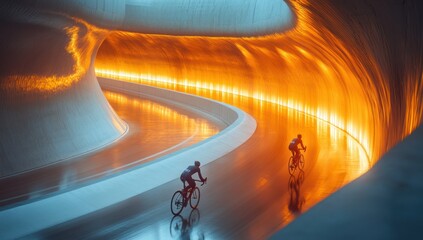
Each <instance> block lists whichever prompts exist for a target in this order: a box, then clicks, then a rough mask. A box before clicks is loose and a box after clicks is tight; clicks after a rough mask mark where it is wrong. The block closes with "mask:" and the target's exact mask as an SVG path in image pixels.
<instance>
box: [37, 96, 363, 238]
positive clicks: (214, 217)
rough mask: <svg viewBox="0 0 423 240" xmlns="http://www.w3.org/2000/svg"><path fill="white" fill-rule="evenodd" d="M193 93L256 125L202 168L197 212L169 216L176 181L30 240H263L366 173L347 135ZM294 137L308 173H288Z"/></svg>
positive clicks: (289, 113)
mask: <svg viewBox="0 0 423 240" xmlns="http://www.w3.org/2000/svg"><path fill="white" fill-rule="evenodd" d="M185 90H186V91H189V90H187V89H185ZM196 94H198V95H203V96H208V97H211V98H214V99H216V100H220V101H223V102H226V103H229V104H232V105H235V106H237V107H239V108H241V109H243V110H244V111H246V112H248V113H249V114H251V115H252V116H253V117H254V118H255V119H256V120H257V130H256V132H255V133H254V134H253V136H252V137H251V139H249V140H248V141H247V142H246V143H245V144H243V145H242V146H241V147H240V148H239V149H237V150H234V151H233V152H231V153H229V154H227V155H226V156H224V157H222V158H220V159H218V160H216V161H214V162H212V163H209V164H207V165H205V166H202V171H203V175H204V176H207V177H208V183H207V184H206V185H204V186H202V187H200V189H201V201H200V204H199V207H198V209H197V210H191V208H190V207H189V206H188V207H187V208H186V209H184V210H183V211H182V213H181V215H180V216H178V217H174V216H173V215H172V213H171V211H170V199H171V197H172V194H173V193H174V192H175V191H176V190H178V189H179V188H181V185H182V184H181V182H180V180H179V179H175V180H174V181H172V182H169V183H167V184H164V185H162V186H160V187H157V188H155V189H153V190H150V191H148V192H145V193H143V194H140V195H139V196H136V197H133V198H131V199H128V200H126V201H124V202H121V203H119V204H116V205H114V206H111V207H108V208H106V209H103V210H101V211H98V212H95V213H93V214H89V215H87V216H84V217H82V218H79V219H76V220H74V221H70V222H67V223H64V224H61V225H58V226H54V227H52V228H49V229H45V230H43V231H41V232H38V233H34V234H33V235H31V236H30V237H34V238H72V237H78V238H99V239H101V238H105V239H172V238H173V239H263V238H266V237H268V236H270V235H271V234H272V233H274V232H275V231H277V230H278V229H280V228H281V227H283V226H285V225H286V224H287V223H289V222H290V221H292V220H293V219H294V218H295V217H296V216H298V215H299V214H301V213H302V212H304V211H306V210H307V209H309V208H310V207H312V206H313V205H315V204H316V203H317V202H319V201H321V200H322V199H324V198H325V197H327V196H328V195H329V194H331V193H333V192H334V191H336V190H337V189H339V188H340V187H342V186H343V185H345V184H346V183H348V182H350V181H351V180H353V179H355V178H356V177H358V176H359V175H361V174H362V173H363V172H365V171H367V169H368V168H369V160H368V157H367V156H366V155H365V153H364V151H363V148H362V146H360V145H359V144H357V142H356V141H355V140H354V139H352V138H351V137H350V136H348V135H346V134H345V132H343V131H341V130H339V129H337V128H335V127H333V126H330V125H328V124H327V123H325V122H322V121H320V120H318V119H316V118H313V117H310V116H307V115H304V114H302V113H300V112H297V111H294V110H292V109H287V108H284V107H280V106H278V105H275V104H270V103H266V102H261V101H258V100H252V99H249V98H244V97H238V96H236V95H225V94H214V93H212V92H196ZM297 133H302V134H303V140H304V142H305V144H306V145H307V147H308V148H307V152H305V153H304V156H305V167H304V171H300V170H297V171H296V172H295V173H294V174H293V175H290V174H289V173H288V159H289V157H290V154H291V153H290V152H289V150H288V148H287V146H288V143H289V142H290V140H291V139H292V138H293V137H295V136H296V135H297ZM172 134H176V136H178V135H179V134H181V135H184V134H186V133H184V132H182V131H178V132H172ZM188 135H189V134H188ZM169 136H174V135H171V134H169ZM199 160H200V161H201V159H199ZM182 171H183V169H182V168H181V172H182ZM110 194H113V193H110Z"/></svg>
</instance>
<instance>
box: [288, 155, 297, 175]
mask: <svg viewBox="0 0 423 240" xmlns="http://www.w3.org/2000/svg"><path fill="white" fill-rule="evenodd" d="M296 167H297V166H295V164H294V157H290V158H289V161H288V172H289V174H291V175H293V174H294V172H295V169H296Z"/></svg>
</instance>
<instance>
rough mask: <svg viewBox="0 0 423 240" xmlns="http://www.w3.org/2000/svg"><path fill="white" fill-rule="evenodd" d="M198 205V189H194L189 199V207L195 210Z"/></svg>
mask: <svg viewBox="0 0 423 240" xmlns="http://www.w3.org/2000/svg"><path fill="white" fill-rule="evenodd" d="M199 203H200V189H199V188H198V187H195V188H194V190H193V191H192V194H191V198H190V199H189V205H191V207H192V208H194V209H195V208H197V206H198V204H199Z"/></svg>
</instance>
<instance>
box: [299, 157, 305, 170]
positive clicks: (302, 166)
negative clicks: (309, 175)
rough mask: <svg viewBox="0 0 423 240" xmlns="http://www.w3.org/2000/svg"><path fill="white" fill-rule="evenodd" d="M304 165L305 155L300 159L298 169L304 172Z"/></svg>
mask: <svg viewBox="0 0 423 240" xmlns="http://www.w3.org/2000/svg"><path fill="white" fill-rule="evenodd" d="M304 164H305V161H304V155H302V154H301V155H300V159H299V164H298V167H299V168H300V169H301V170H303V169H304Z"/></svg>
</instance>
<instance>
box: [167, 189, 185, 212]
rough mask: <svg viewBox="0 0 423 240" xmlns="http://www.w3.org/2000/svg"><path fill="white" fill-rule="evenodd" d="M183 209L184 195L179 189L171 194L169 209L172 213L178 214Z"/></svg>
mask: <svg viewBox="0 0 423 240" xmlns="http://www.w3.org/2000/svg"><path fill="white" fill-rule="evenodd" d="M182 209H184V196H183V195H182V192H181V191H176V192H175V193H174V194H173V196H172V201H171V202H170V210H171V211H172V213H173V215H179V214H180V213H181V212H182Z"/></svg>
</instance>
